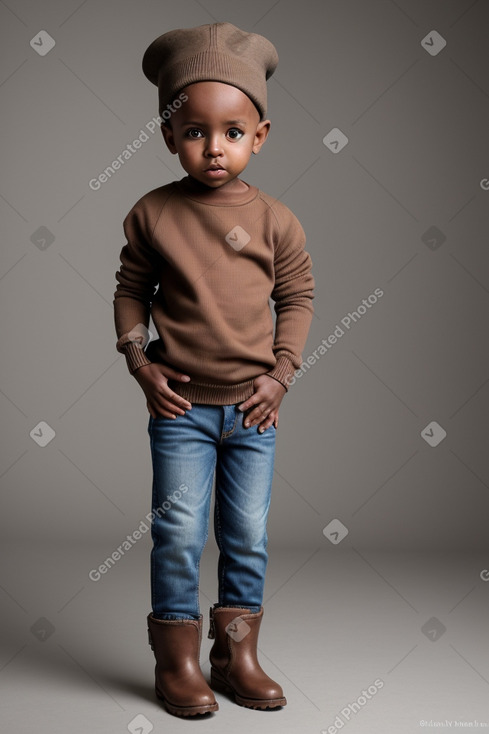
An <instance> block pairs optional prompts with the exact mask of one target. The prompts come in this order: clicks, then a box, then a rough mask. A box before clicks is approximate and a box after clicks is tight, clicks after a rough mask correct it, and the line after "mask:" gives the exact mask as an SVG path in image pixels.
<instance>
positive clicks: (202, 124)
mask: <svg viewBox="0 0 489 734" xmlns="http://www.w3.org/2000/svg"><path fill="white" fill-rule="evenodd" d="M206 124H207V123H205V122H202V121H200V122H199V121H198V120H185V122H184V125H196V126H197V127H205V126H206ZM223 125H246V120H226V121H225V122H223Z"/></svg>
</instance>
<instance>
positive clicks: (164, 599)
mask: <svg viewBox="0 0 489 734" xmlns="http://www.w3.org/2000/svg"><path fill="white" fill-rule="evenodd" d="M277 63H278V57H277V53H276V50H275V48H274V46H273V45H272V44H271V43H270V41H268V40H267V39H266V38H264V37H263V36H259V35H257V34H254V33H247V32H245V31H242V30H240V29H239V28H236V27H235V26H234V25H231V24H230V23H214V24H211V25H204V26H199V27H197V28H188V29H178V30H174V31H170V32H168V33H165V34H164V35H162V36H160V37H158V38H157V39H156V40H155V41H154V42H153V43H152V44H151V45H150V46H149V47H148V49H147V50H146V52H145V54H144V58H143V71H144V73H145V75H146V76H147V77H148V79H149V80H150V81H151V82H152V83H153V84H155V85H156V86H157V87H158V94H159V113H160V116H161V117H162V119H163V123H162V125H161V130H162V133H163V137H164V140H165V143H166V145H167V147H168V149H169V150H170V151H171V152H172V153H174V154H177V155H178V157H179V160H180V163H181V165H182V167H183V168H184V170H185V171H186V173H187V176H185V177H184V178H182V179H181V180H179V181H174V182H172V183H169V184H166V185H163V186H160V187H158V188H156V189H154V190H152V191H150V192H148V193H147V194H145V195H144V196H143V197H142V198H141V199H139V201H137V202H136V204H135V205H134V206H133V208H132V209H131V211H130V212H129V213H128V215H127V216H126V218H125V220H124V231H125V235H126V238H127V244H126V245H125V246H124V247H123V248H122V252H121V267H120V269H119V271H118V273H117V275H116V278H117V280H118V285H117V289H116V291H115V294H114V313H115V327H116V332H117V337H118V341H117V345H116V347H117V349H118V351H120V352H122V353H124V354H125V356H126V360H127V365H128V369H129V371H130V373H131V374H132V375H134V377H135V378H136V380H137V381H138V383H139V385H140V386H141V388H142V390H143V392H144V394H145V396H146V400H147V407H148V411H149V413H150V417H149V424H148V433H149V436H150V444H151V454H152V462H153V496H152V539H153V548H152V551H151V600H152V612H151V613H150V614H149V615H148V620H147V621H148V631H149V636H150V642H151V645H152V648H153V651H154V653H155V657H156V681H155V688H156V694H157V696H158V697H159V698H161V699H162V700H163V703H164V705H165V707H166V709H167V710H168V711H169V712H170V713H172V714H174V715H177V716H191V715H194V714H203V713H208V712H211V711H216V710H217V708H218V704H217V702H216V700H215V697H214V694H213V692H212V690H211V688H210V687H209V685H208V684H207V682H206V680H205V679H204V677H203V675H202V672H201V670H200V666H199V653H200V642H201V635H202V615H201V614H200V609H199V563H200V557H201V554H202V551H203V548H204V545H205V543H206V541H207V535H208V523H209V511H210V502H211V494H212V487H213V480H214V474H215V516H214V532H215V537H216V541H217V545H218V548H219V563H218V582H219V583H218V602H217V603H216V604H215V605H214V606H213V607H212V608H211V610H210V632H209V636H210V637H212V638H214V644H213V647H212V650H211V654H210V660H211V685H212V687H213V688H214V690H217V691H222V692H227V693H230V694H231V695H232V696H233V697H234V700H235V701H236V702H237V703H238V704H241V705H243V706H247V707H249V708H254V709H266V708H276V707H279V706H284V705H285V704H286V699H285V697H284V695H283V691H282V688H281V687H280V686H279V684H278V683H276V682H275V681H273V680H272V679H271V678H269V677H268V676H267V675H266V674H265V673H264V671H263V670H262V668H261V667H260V664H259V662H258V659H257V652H256V650H257V640H258V631H259V627H260V623H261V619H262V615H263V607H262V601H263V587H264V581H265V570H266V565H267V560H268V556H267V551H266V546H267V534H266V523H267V516H268V509H269V505H270V491H271V484H272V476H273V462H274V451H275V432H276V429H277V426H278V414H279V407H280V403H281V401H282V398H283V397H284V395H285V393H286V392H287V389H288V385H289V381H290V379H291V377H292V376H293V374H294V371H295V369H297V368H298V367H299V366H300V364H301V362H302V357H301V351H302V349H303V347H304V344H305V341H306V337H307V333H308V330H309V326H310V323H311V318H312V312H313V308H312V299H313V287H314V280H313V277H312V274H311V261H310V257H309V255H308V253H307V252H306V251H305V250H304V243H305V237H304V232H303V230H302V227H301V225H300V224H299V222H298V221H297V219H296V218H295V216H294V215H293V214H292V212H291V211H290V210H289V209H288V208H287V207H286V206H284V204H282V203H281V202H279V201H277V200H276V199H273V198H272V197H270V196H268V195H266V194H264V193H263V192H262V191H260V190H259V189H257V188H256V187H254V186H252V185H251V184H248V183H246V182H245V181H243V180H242V179H240V178H239V175H240V174H241V173H242V171H243V170H244V169H245V168H246V165H247V164H248V161H249V159H250V156H251V155H252V154H253V153H255V154H256V153H258V152H259V151H260V149H261V147H262V145H263V143H264V142H265V140H266V138H267V135H268V133H269V130H270V121H269V120H268V119H267V118H266V99H267V94H266V80H267V79H268V78H269V77H270V76H271V74H272V73H273V72H274V70H275V68H276V65H277ZM270 298H272V300H273V301H274V308H275V312H276V324H275V329H274V324H273V319H272V314H271V311H270V306H269V299H270ZM150 315H151V316H152V319H153V323H154V326H155V328H156V331H157V332H158V338H156V339H155V340H153V341H150V343H149V344H148V324H149V317H150Z"/></svg>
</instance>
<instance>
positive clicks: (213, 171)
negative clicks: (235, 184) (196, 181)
mask: <svg viewBox="0 0 489 734" xmlns="http://www.w3.org/2000/svg"><path fill="white" fill-rule="evenodd" d="M204 173H206V174H207V175H208V176H212V178H214V177H216V178H219V176H222V175H223V174H225V173H226V169H225V168H216V167H214V166H213V167H210V168H206V169H205V171H204Z"/></svg>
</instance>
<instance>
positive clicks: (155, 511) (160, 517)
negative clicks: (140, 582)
mask: <svg viewBox="0 0 489 734" xmlns="http://www.w3.org/2000/svg"><path fill="white" fill-rule="evenodd" d="M238 405H239V403H238V404H235V405H205V404H202V403H193V404H192V409H191V410H188V411H187V412H186V413H185V415H178V416H177V417H176V418H175V419H172V418H164V417H163V416H160V417H158V418H156V419H154V418H152V417H151V416H150V418H149V424H148V433H149V436H150V442H151V456H152V461H153V496H152V516H151V517H152V525H151V536H152V539H153V548H152V551H151V604H152V609H153V616H154V617H155V618H156V619H197V618H198V616H199V614H200V610H199V566H200V558H201V555H202V551H203V549H204V546H205V544H206V542H207V537H208V529H209V514H210V506H211V495H212V489H213V479H214V474H215V511H214V534H215V538H216V542H217V545H218V548H219V562H218V568H217V571H218V602H217V605H218V606H237V607H246V608H249V609H250V610H251V612H258V611H259V610H260V607H261V605H262V601H263V587H264V582H265V571H266V566H267V561H268V555H267V550H266V548H267V531H266V525H267V518H268V510H269V506H270V492H271V485H272V477H273V463H274V456H275V428H274V426H271V427H270V428H268V429H267V430H266V431H265V432H264V433H262V434H260V433H259V432H258V426H253V428H245V427H244V425H243V421H244V413H242V412H241V411H239V410H238Z"/></svg>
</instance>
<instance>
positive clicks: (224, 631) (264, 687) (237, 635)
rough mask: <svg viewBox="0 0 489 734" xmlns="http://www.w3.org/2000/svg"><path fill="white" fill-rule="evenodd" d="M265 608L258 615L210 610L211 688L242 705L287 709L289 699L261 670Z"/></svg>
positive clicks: (222, 608)
mask: <svg viewBox="0 0 489 734" xmlns="http://www.w3.org/2000/svg"><path fill="white" fill-rule="evenodd" d="M262 617H263V607H262V608H261V609H260V611H259V612H258V613H256V614H252V613H251V612H250V610H249V609H243V608H239V607H233V608H229V607H218V608H214V609H213V608H212V607H211V609H210V629H209V637H210V638H211V639H214V640H215V641H214V644H213V646H212V649H211V652H210V661H211V666H212V667H211V686H212V687H213V688H214V690H215V691H221V692H223V693H231V694H233V695H234V700H235V701H236V703H238V704H239V705H240V706H246V707H247V708H251V709H267V708H277V707H278V706H285V705H286V704H287V700H286V699H285V697H284V694H283V691H282V689H281V687H280V686H279V684H278V683H275V681H274V680H272V679H271V678H269V677H268V675H267V674H266V673H265V672H264V671H263V670H262V669H261V667H260V664H259V662H258V657H257V652H256V648H257V643H258V633H259V630H260V624H261V620H262Z"/></svg>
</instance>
